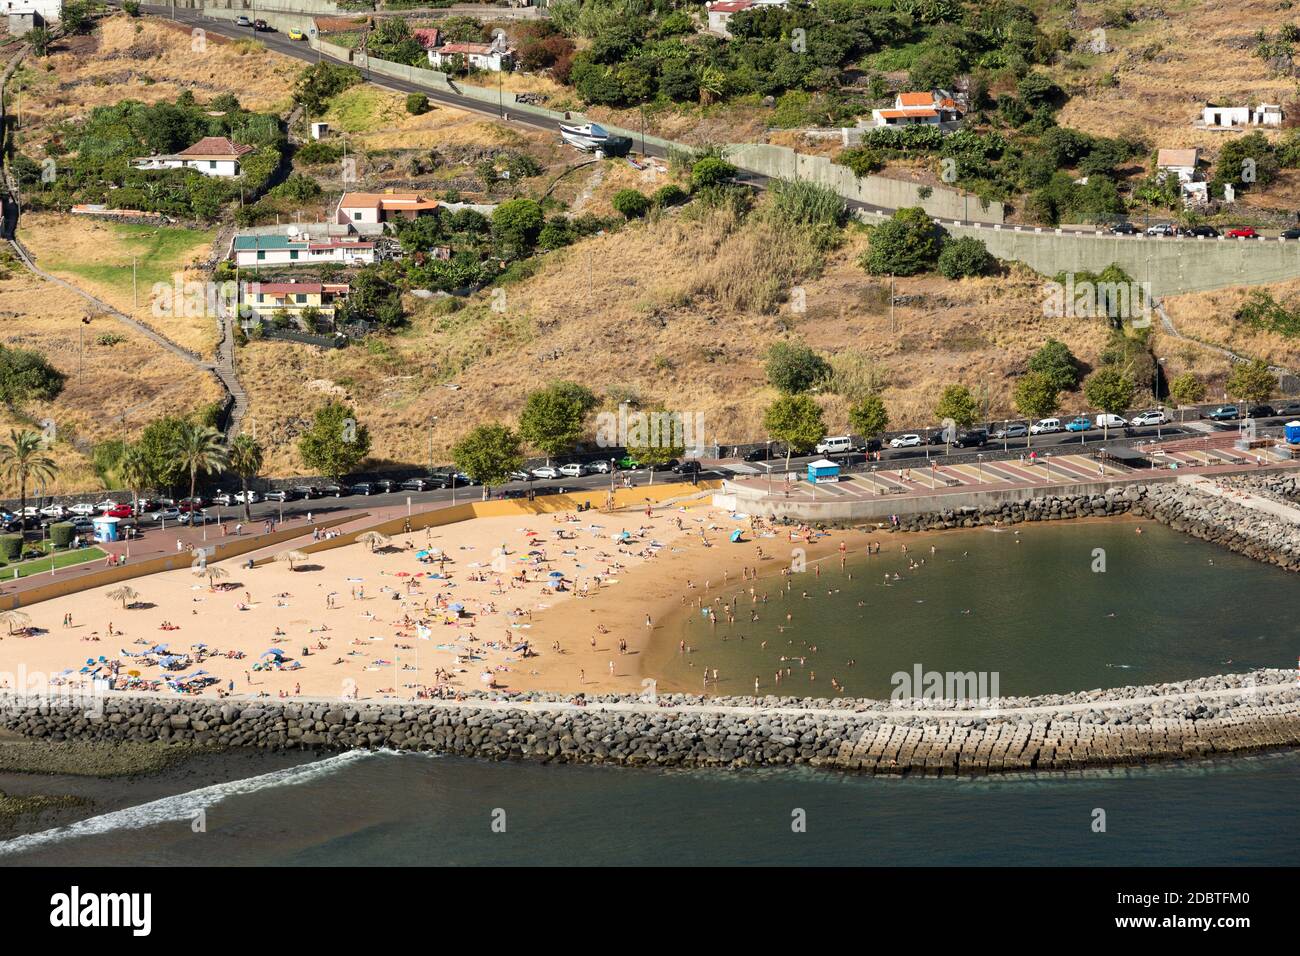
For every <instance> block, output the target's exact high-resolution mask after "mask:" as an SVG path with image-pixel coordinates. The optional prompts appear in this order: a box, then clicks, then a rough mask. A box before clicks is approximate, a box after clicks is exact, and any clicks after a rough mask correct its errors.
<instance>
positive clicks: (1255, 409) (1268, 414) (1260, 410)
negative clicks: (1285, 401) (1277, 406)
mask: <svg viewBox="0 0 1300 956" xmlns="http://www.w3.org/2000/svg"><path fill="white" fill-rule="evenodd" d="M1276 414H1277V412H1275V411H1273V406H1272V405H1252V406H1250V408H1248V409H1246V417H1247V418H1272V417H1273V416H1274V415H1276Z"/></svg>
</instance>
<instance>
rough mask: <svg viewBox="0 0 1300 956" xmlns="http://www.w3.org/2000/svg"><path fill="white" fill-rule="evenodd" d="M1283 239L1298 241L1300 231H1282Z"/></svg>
mask: <svg viewBox="0 0 1300 956" xmlns="http://www.w3.org/2000/svg"><path fill="white" fill-rule="evenodd" d="M1282 238H1283V239H1300V229H1283V230H1282Z"/></svg>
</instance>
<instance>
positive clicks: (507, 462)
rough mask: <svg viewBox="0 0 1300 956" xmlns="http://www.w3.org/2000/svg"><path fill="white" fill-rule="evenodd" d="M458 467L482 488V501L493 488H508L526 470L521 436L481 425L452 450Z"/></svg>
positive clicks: (508, 430) (497, 426) (494, 426)
mask: <svg viewBox="0 0 1300 956" xmlns="http://www.w3.org/2000/svg"><path fill="white" fill-rule="evenodd" d="M451 460H452V461H453V462H455V464H456V467H457V468H459V469H460V470H461V471H463V472H464V473H465V474H467V475H469V476H470V477H471V478H473V479H474V480H475V481H477V482H480V483H481V484H482V485H483V497H484V498H486V497H487V495H488V490H489V489H490V488H492V487H493V486H494V485H502V484H505V483H506V482H507V481H508V480H509V479H510V473H511V472H514V471H518V470H519V469H520V468H521V467H523V463H524V457H523V455H522V454H521V453H520V451H519V436H518V435H516V434H515V433H514V432H513V431H511V430H510V429H509V428H508V427H506V426H505V425H499V424H495V423H493V424H491V425H480V426H478V427H477V428H475V429H474V430H473V431H471V432H470V433H469V434H468V435H466V436H465V437H464V438H462V439H461V440H460V441H458V442H457V443H456V444H455V445H453V446H452V449H451Z"/></svg>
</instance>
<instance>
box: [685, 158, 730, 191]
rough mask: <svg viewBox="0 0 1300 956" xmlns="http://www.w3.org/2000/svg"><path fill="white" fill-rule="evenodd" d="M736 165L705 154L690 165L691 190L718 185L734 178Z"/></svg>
mask: <svg viewBox="0 0 1300 956" xmlns="http://www.w3.org/2000/svg"><path fill="white" fill-rule="evenodd" d="M735 175H736V167H735V166H733V165H731V163H728V162H725V161H724V160H721V159H718V158H717V157H716V156H705V157H704V158H703V159H698V160H696V161H695V163H694V164H693V165H692V166H691V190H692V191H693V192H694V191H697V190H700V189H707V188H709V187H710V186H720V185H722V184H723V183H725V182H730V181H731V180H732V179H734V178H735Z"/></svg>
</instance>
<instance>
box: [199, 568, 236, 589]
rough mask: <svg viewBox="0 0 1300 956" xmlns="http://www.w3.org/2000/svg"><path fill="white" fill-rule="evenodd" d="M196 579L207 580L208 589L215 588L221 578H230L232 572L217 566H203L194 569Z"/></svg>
mask: <svg viewBox="0 0 1300 956" xmlns="http://www.w3.org/2000/svg"><path fill="white" fill-rule="evenodd" d="M194 576H195V577H196V578H207V579H208V587H213V586H214V585H215V584H216V583H217V580H218V579H220V578H228V577H230V572H229V571H227V570H226V569H225V568H219V567H217V566H216V565H215V564H201V565H199V566H198V567H196V568H195V569H194Z"/></svg>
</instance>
